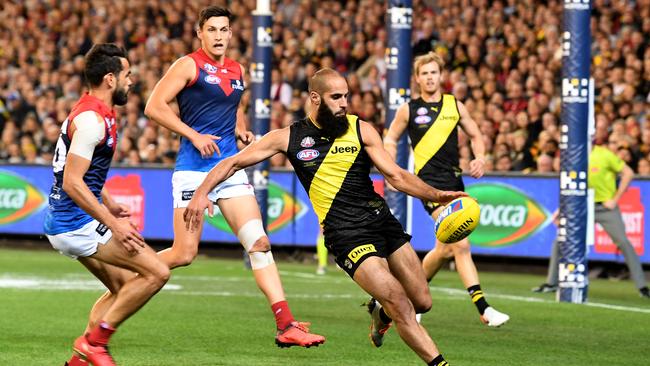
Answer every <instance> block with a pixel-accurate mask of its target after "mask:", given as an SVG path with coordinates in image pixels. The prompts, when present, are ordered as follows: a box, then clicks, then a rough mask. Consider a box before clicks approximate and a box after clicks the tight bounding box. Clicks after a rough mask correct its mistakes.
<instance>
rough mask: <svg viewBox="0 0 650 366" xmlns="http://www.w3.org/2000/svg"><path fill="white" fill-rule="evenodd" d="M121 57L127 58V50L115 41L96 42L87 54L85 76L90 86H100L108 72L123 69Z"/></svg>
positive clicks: (114, 72) (116, 72) (116, 71)
mask: <svg viewBox="0 0 650 366" xmlns="http://www.w3.org/2000/svg"><path fill="white" fill-rule="evenodd" d="M120 58H127V54H126V50H125V49H124V47H120V46H118V45H116V44H114V43H98V44H95V45H94V46H93V47H92V48H91V49H90V51H88V53H87V54H86V58H85V59H86V62H85V66H84V77H85V78H86V82H87V83H88V84H90V86H99V85H101V83H102V80H103V79H104V76H105V75H106V74H111V73H113V74H115V75H116V76H117V74H119V73H120V72H121V71H122V61H120Z"/></svg>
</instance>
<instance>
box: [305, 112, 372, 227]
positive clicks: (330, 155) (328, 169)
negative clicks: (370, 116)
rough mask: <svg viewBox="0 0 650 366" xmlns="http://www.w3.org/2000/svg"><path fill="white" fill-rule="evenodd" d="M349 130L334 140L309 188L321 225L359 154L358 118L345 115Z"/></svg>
mask: <svg viewBox="0 0 650 366" xmlns="http://www.w3.org/2000/svg"><path fill="white" fill-rule="evenodd" d="M347 118H348V123H349V128H348V131H347V132H346V133H345V134H344V135H343V136H341V137H339V138H337V139H336V140H334V142H333V143H332V146H331V147H330V148H329V150H328V152H327V155H325V158H324V159H323V162H322V163H321V164H320V167H319V168H318V170H317V171H316V174H315V175H314V178H313V179H312V181H311V185H310V186H309V199H310V200H311V203H312V205H313V206H314V211H315V212H316V215H317V216H318V222H320V223H321V224H322V223H323V221H324V220H325V217H326V216H327V213H328V212H329V210H330V207H331V206H332V202H333V201H334V198H335V197H336V194H337V193H338V192H339V190H340V189H341V186H342V185H343V181H344V180H345V177H346V176H347V174H348V171H349V170H350V167H351V166H352V164H353V163H354V161H355V160H356V159H357V156H358V155H359V153H360V152H361V144H360V143H359V136H358V135H357V123H359V122H358V117H357V116H354V115H347Z"/></svg>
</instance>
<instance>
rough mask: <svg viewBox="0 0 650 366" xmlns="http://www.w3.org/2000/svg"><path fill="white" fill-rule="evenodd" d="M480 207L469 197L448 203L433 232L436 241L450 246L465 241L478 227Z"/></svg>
mask: <svg viewBox="0 0 650 366" xmlns="http://www.w3.org/2000/svg"><path fill="white" fill-rule="evenodd" d="M480 217H481V207H480V206H479V205H478V202H476V200H475V199H473V198H471V197H461V198H457V199H455V200H453V201H451V202H449V203H448V204H447V205H446V206H445V207H444V208H443V210H442V212H441V213H440V215H438V218H437V219H436V224H435V227H434V231H435V233H436V237H437V238H438V240H440V241H441V242H443V243H445V244H452V243H456V242H458V241H461V240H463V239H465V238H466V237H467V236H469V234H471V233H472V231H474V229H476V227H477V226H478V222H479V219H480Z"/></svg>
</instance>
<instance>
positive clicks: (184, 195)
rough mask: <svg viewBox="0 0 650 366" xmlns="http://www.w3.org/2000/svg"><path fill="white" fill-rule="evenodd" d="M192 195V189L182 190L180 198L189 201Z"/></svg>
mask: <svg viewBox="0 0 650 366" xmlns="http://www.w3.org/2000/svg"><path fill="white" fill-rule="evenodd" d="M193 196H194V191H182V192H181V199H182V200H183V201H189V200H191V199H192V197H193Z"/></svg>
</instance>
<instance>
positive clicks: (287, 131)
mask: <svg viewBox="0 0 650 366" xmlns="http://www.w3.org/2000/svg"><path fill="white" fill-rule="evenodd" d="M347 97H348V86H347V83H346V81H345V79H344V78H343V77H342V76H341V75H340V74H339V73H338V72H336V71H334V70H332V69H323V70H320V71H318V72H317V73H316V74H314V76H313V77H312V78H311V80H310V81H309V100H310V103H311V106H312V110H311V112H310V114H309V116H308V117H307V118H305V119H303V120H300V121H297V122H295V123H294V124H292V125H291V126H289V127H286V128H283V129H279V130H274V131H271V132H269V133H268V134H266V135H265V136H264V137H262V138H261V139H260V140H259V141H257V142H254V143H253V144H251V145H249V146H248V147H247V148H245V149H244V150H242V151H241V152H240V153H238V154H236V155H234V156H231V157H229V158H227V159H224V160H222V161H221V162H219V164H217V166H215V167H214V168H213V169H212V170H211V171H210V172H209V173H208V175H207V177H206V178H205V180H204V181H203V183H202V184H201V185H200V186H199V187H198V188H197V190H196V192H195V194H194V197H192V200H191V201H190V203H189V204H188V205H187V209H186V211H185V214H184V219H185V222H186V225H187V226H188V229H189V230H198V228H199V227H200V225H201V222H202V218H203V215H204V211H205V209H206V208H208V211H209V212H210V213H212V210H213V205H212V202H211V201H210V199H209V198H208V192H210V191H211V190H212V189H213V188H214V187H215V186H217V185H218V184H219V183H221V182H223V181H225V180H226V179H228V177H230V176H233V174H236V172H237V171H240V170H241V169H244V168H245V167H248V166H251V165H254V164H257V163H258V162H260V161H262V160H264V159H267V158H270V157H271V156H273V155H275V154H277V153H285V154H286V155H287V157H288V158H289V161H290V162H291V164H292V165H293V167H294V169H295V172H296V175H297V176H298V178H299V179H300V182H301V183H302V185H303V187H304V188H305V190H306V191H307V193H308V194H309V199H310V200H311V202H312V205H313V207H314V211H315V212H316V215H317V216H318V220H319V222H320V224H321V226H322V228H323V235H324V236H325V245H326V246H327V248H328V250H330V252H331V253H332V254H333V255H334V256H335V258H336V263H337V264H338V265H339V266H340V267H341V268H342V269H344V270H345V271H346V272H347V273H348V275H349V276H350V277H352V279H353V280H354V281H355V282H356V283H357V284H358V285H359V286H360V287H361V288H362V289H363V290H365V291H366V292H367V293H368V294H370V295H371V296H373V297H374V298H375V299H377V300H378V301H379V302H380V303H381V304H382V305H384V306H385V308H386V313H387V314H390V316H392V318H393V320H394V322H395V324H396V328H397V331H398V333H399V335H400V337H402V340H404V342H405V343H406V344H407V345H408V346H409V347H411V349H412V350H413V351H414V352H415V353H416V354H417V355H418V356H419V357H420V358H421V359H422V360H423V361H424V362H426V363H427V364H428V365H433V366H443V365H447V362H446V361H445V360H444V358H443V357H442V355H441V354H440V352H439V351H438V348H437V347H436V345H435V343H434V342H433V340H432V339H431V337H429V334H428V333H427V331H426V330H425V329H424V328H423V327H422V326H420V325H419V324H418V323H417V321H416V320H415V312H416V311H419V312H426V311H428V310H429V309H430V308H431V294H430V293H429V287H428V286H427V283H426V279H425V277H424V272H423V271H422V267H421V266H420V262H419V259H418V257H417V255H416V254H415V251H414V250H413V248H412V247H411V245H410V243H409V240H410V238H411V237H410V235H408V234H406V233H405V232H404V229H403V228H402V226H401V225H400V223H399V222H398V221H397V220H396V219H395V217H393V215H392V214H391V213H390V210H389V209H388V206H387V205H386V202H385V201H384V199H383V198H381V196H379V195H378V194H377V193H376V192H375V190H374V187H373V185H372V181H371V179H370V176H369V174H370V168H371V166H372V165H373V163H374V165H375V166H376V167H377V169H379V171H380V172H381V173H382V174H383V175H384V176H385V177H386V179H387V180H388V181H389V182H391V184H392V185H393V186H395V187H397V188H398V189H401V190H403V191H404V192H406V193H408V194H412V195H414V196H416V197H419V198H421V199H425V200H429V201H434V202H441V203H446V202H449V201H451V200H453V199H455V198H458V197H463V196H466V194H465V193H464V192H445V191H440V190H438V189H435V188H433V187H431V186H429V185H427V184H426V183H424V182H423V181H422V180H420V179H419V178H417V177H416V176H414V175H413V174H410V173H408V172H407V171H405V170H403V169H401V168H400V167H399V166H397V165H396V164H395V163H394V162H393V161H392V160H391V159H390V156H388V154H387V153H386V151H385V150H384V148H383V146H382V142H381V138H380V137H379V134H378V133H377V132H376V131H375V129H374V128H373V127H372V125H370V124H369V123H366V122H363V121H360V120H359V118H358V117H357V116H352V115H348V114H346V109H347ZM387 314H386V315H387Z"/></svg>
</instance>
